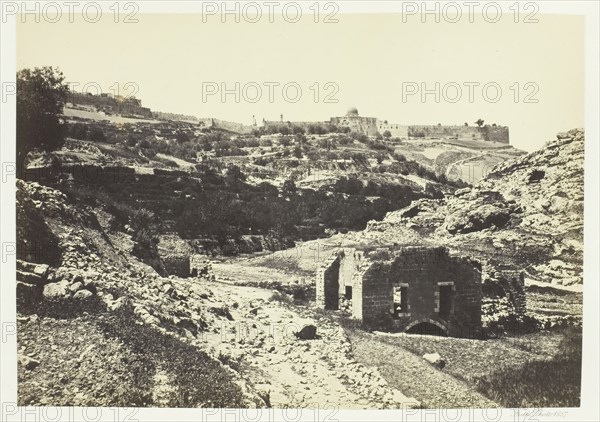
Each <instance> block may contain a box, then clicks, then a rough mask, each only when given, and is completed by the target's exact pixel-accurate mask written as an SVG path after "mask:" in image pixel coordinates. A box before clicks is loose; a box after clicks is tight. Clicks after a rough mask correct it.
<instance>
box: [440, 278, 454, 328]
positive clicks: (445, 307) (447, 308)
mask: <svg viewBox="0 0 600 422" xmlns="http://www.w3.org/2000/svg"><path fill="white" fill-rule="evenodd" d="M439 289H440V296H439V297H440V307H439V316H440V318H442V319H443V320H445V321H447V320H448V319H449V318H450V314H451V312H452V286H451V285H447V286H444V285H442V286H439Z"/></svg>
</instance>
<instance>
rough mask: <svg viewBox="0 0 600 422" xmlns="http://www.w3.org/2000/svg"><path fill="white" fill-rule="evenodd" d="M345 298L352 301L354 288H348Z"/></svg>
mask: <svg viewBox="0 0 600 422" xmlns="http://www.w3.org/2000/svg"><path fill="white" fill-rule="evenodd" d="M344 297H345V298H346V300H352V286H346V292H345V295H344Z"/></svg>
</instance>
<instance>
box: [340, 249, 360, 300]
mask: <svg viewBox="0 0 600 422" xmlns="http://www.w3.org/2000/svg"><path fill="white" fill-rule="evenodd" d="M361 256H362V253H361V252H360V251H355V250H354V249H350V248H346V249H342V250H341V251H340V258H341V260H340V277H339V283H340V286H339V295H340V297H342V296H344V295H345V293H346V286H353V285H354V274H356V272H357V271H358V270H359V265H360V262H361ZM353 290H354V289H353Z"/></svg>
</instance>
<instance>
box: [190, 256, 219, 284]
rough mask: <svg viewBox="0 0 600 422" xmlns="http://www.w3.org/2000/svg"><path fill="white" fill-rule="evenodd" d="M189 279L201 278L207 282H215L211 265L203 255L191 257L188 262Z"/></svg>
mask: <svg viewBox="0 0 600 422" xmlns="http://www.w3.org/2000/svg"><path fill="white" fill-rule="evenodd" d="M189 266H190V274H189V275H190V277H203V278H205V279H207V280H209V281H215V274H214V273H213V270H212V264H211V263H210V261H209V260H208V259H207V258H206V256H204V255H198V254H196V255H192V256H191V257H190V261H189Z"/></svg>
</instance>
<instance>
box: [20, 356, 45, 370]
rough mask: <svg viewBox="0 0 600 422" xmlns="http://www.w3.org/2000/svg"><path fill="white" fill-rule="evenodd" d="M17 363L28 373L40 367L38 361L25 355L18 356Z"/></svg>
mask: <svg viewBox="0 0 600 422" xmlns="http://www.w3.org/2000/svg"><path fill="white" fill-rule="evenodd" d="M19 363H20V364H21V366H22V367H23V368H25V369H27V370H28V371H31V370H32V369H35V368H37V367H38V366H39V365H40V361H39V360H37V359H34V358H32V357H30V356H25V355H20V356H19Z"/></svg>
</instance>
